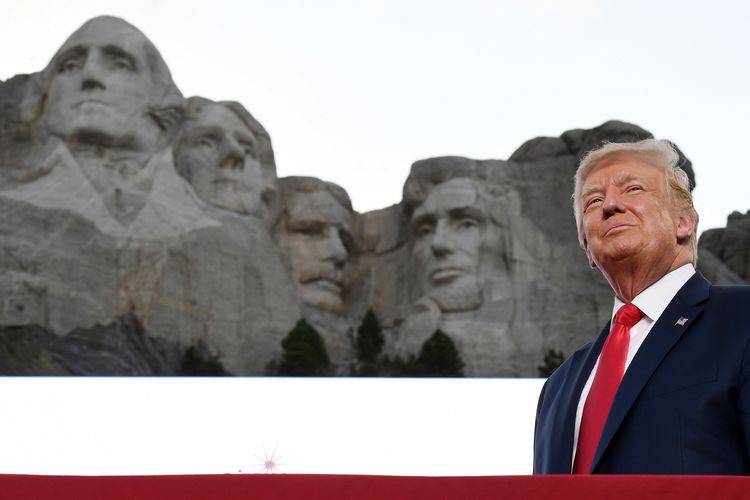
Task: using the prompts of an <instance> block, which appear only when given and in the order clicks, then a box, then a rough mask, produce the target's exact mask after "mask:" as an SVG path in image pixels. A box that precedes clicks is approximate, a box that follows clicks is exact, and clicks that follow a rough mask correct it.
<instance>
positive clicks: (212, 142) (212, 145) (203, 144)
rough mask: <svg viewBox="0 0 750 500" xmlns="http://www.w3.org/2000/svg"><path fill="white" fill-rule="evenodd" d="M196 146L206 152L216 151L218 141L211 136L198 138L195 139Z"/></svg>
mask: <svg viewBox="0 0 750 500" xmlns="http://www.w3.org/2000/svg"><path fill="white" fill-rule="evenodd" d="M194 144H195V145H196V146H197V147H198V148H200V149H204V150H206V151H213V150H214V149H216V145H217V142H216V139H214V138H213V137H211V136H208V135H202V136H200V137H198V138H197V139H195V142H194Z"/></svg>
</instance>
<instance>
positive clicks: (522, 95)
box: [0, 0, 750, 229]
mask: <svg viewBox="0 0 750 500" xmlns="http://www.w3.org/2000/svg"><path fill="white" fill-rule="evenodd" d="M0 5H1V7H2V12H3V16H2V18H0V47H2V48H3V49H2V51H3V52H2V54H3V55H2V62H3V64H2V69H0V79H7V78H9V77H11V76H13V75H14V74H16V73H29V72H34V71H38V70H40V69H42V68H43V67H44V66H45V65H46V64H47V62H48V61H49V59H50V58H51V57H52V55H53V53H54V52H55V51H56V49H57V48H58V47H59V46H60V45H61V44H62V42H63V41H64V40H65V38H66V37H67V36H68V35H70V34H71V33H72V32H73V31H74V30H75V29H76V28H78V27H79V26H80V25H81V24H82V23H83V22H84V21H86V20H87V19H89V18H91V17H93V16H96V15H101V14H112V15H117V16H120V17H123V18H124V19H126V20H127V21H129V22H131V23H132V24H134V25H135V26H137V27H139V28H140V29H141V30H142V31H144V32H145V33H146V35H147V36H149V37H150V38H151V39H152V40H153V42H154V43H155V45H156V46H157V47H158V48H159V50H160V51H161V53H162V55H163V56H164V59H165V60H166V62H167V64H168V65H169V66H170V68H171V70H172V74H173V77H174V80H175V82H176V83H177V85H178V86H179V87H180V89H181V90H182V92H183V93H184V94H185V95H186V96H190V95H201V96H204V97H209V98H212V99H217V100H225V99H232V100H237V101H240V102H241V103H242V104H244V105H245V107H247V108H248V110H250V112H251V113H253V114H254V115H255V116H256V117H257V118H258V119H259V120H260V121H261V122H262V123H263V124H264V125H265V127H266V128H267V129H268V131H269V132H270V134H271V137H272V140H273V143H274V150H275V152H276V157H277V164H278V173H279V175H280V176H287V175H311V176H315V177H320V178H323V179H325V180H329V181H332V182H335V183H337V184H340V185H341V186H343V187H344V188H345V189H346V190H347V191H348V192H349V194H350V196H351V198H352V200H353V203H354V207H355V209H357V210H358V211H360V212H363V211H368V210H373V209H378V208H382V207H385V206H388V205H391V204H393V203H397V202H399V201H400V199H401V189H402V186H403V182H404V180H405V178H406V176H407V175H408V172H409V167H410V165H411V163H413V162H414V161H416V160H419V159H423V158H427V157H432V156H441V155H460V156H467V157H470V158H478V159H487V158H496V159H505V158H507V157H508V156H509V155H510V154H511V153H512V152H513V151H514V150H515V149H516V148H518V146H520V145H521V144H522V143H523V142H524V141H526V140H528V139H531V138H533V137H536V136H540V135H550V136H558V135H559V134H560V133H562V132H563V131H565V130H569V129H573V128H580V127H583V128H590V127H594V126H596V125H599V124H601V123H602V122H604V121H606V120H608V119H620V120H625V121H630V122H633V123H636V124H638V125H640V126H642V127H644V128H646V129H648V130H650V131H651V132H653V133H654V134H655V135H656V136H657V137H660V138H667V139H671V140H673V141H675V142H676V143H677V144H678V145H679V146H680V147H681V149H682V150H683V151H684V152H685V153H686V155H687V156H688V157H689V158H690V159H691V160H692V161H693V164H694V167H695V170H696V174H697V183H698V187H697V189H696V191H695V198H696V205H697V208H698V211H699V213H700V215H701V225H700V228H701V229H706V228H709V227H723V226H724V225H725V223H726V216H727V215H728V214H729V213H730V212H732V211H734V210H739V211H742V212H745V211H747V210H749V209H750V195H748V187H749V186H750V165H749V164H748V163H750V161H749V160H748V159H747V156H746V155H745V154H741V153H738V152H737V150H738V149H739V148H743V147H744V146H745V139H746V135H745V134H746V128H747V117H748V116H750V98H749V97H748V93H749V89H750V57H748V55H747V47H750V31H749V30H747V26H748V25H750V4H747V3H746V2H741V1H736V2H731V1H724V2H710V3H709V2H699V1H677V0H675V1H658V2H654V1H637V0H635V1H629V2H617V1H614V0H611V1H597V0H565V1H564V0H537V1H533V0H506V1H503V0H493V1H490V0H487V1H479V0H475V1H461V2H459V1H447V0H437V1H436V0H429V1H428V0H424V1H423V0H412V1H403V0H392V1H389V0H382V1H378V0H369V1H365V0H362V1H356V0H341V1H333V0H321V1H315V2H306V1H301V0H299V1H292V0H275V1H235V2H233V1H214V2H206V1H201V2H195V1H184V0H179V1H177V0H174V1H172V0H162V1H159V0H148V1H128V2H124V1H108V0H101V1H97V2H91V1H67V2H57V1H52V0H27V1H24V2H16V1H14V0H13V1H11V0H2V3H1V4H0ZM571 229H572V228H571Z"/></svg>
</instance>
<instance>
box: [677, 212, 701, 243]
mask: <svg viewBox="0 0 750 500" xmlns="http://www.w3.org/2000/svg"><path fill="white" fill-rule="evenodd" d="M697 222H698V221H696V220H695V214H694V212H692V211H691V210H683V212H682V213H681V214H680V216H679V219H678V220H677V231H676V236H677V241H687V240H689V239H690V237H691V236H692V235H693V233H694V232H695V226H696V224H697Z"/></svg>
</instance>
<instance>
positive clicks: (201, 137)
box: [0, 17, 750, 376]
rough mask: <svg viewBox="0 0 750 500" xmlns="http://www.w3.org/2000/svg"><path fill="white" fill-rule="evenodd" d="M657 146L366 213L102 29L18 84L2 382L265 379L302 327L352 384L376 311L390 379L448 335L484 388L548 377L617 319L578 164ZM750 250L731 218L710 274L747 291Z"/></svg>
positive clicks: (476, 178)
mask: <svg viewBox="0 0 750 500" xmlns="http://www.w3.org/2000/svg"><path fill="white" fill-rule="evenodd" d="M649 137H651V134H650V133H649V132H647V131H646V130H644V129H642V128H640V127H638V126H636V125H632V124H628V123H623V122H618V121H609V122H606V123H604V124H602V125H601V126H599V127H596V128H593V129H575V130H570V131H568V132H565V133H563V134H562V135H561V136H560V137H540V138H536V139H532V140H530V141H528V142H526V143H525V144H523V145H522V146H521V147H520V148H519V149H518V150H517V151H516V152H514V153H513V154H512V155H511V156H510V158H508V159H507V160H473V159H468V158H462V157H441V158H429V159H425V160H421V161H418V162H416V163H414V165H413V166H412V168H411V172H410V174H409V177H408V179H407V181H406V183H405V186H404V191H403V199H402V201H401V202H400V203H399V204H397V205H393V206H391V207H388V208H384V209H382V210H377V211H373V212H369V213H365V214H358V213H356V212H354V211H353V210H352V204H351V201H350V200H349V197H348V195H347V193H346V192H345V191H344V190H343V189H342V188H341V187H339V186H337V185H335V184H333V183H331V182H325V181H322V180H319V179H316V178H312V177H290V178H282V179H278V178H277V175H276V163H275V159H274V154H273V148H272V144H271V136H270V134H269V132H268V131H266V129H265V128H264V127H263V126H262V125H261V124H260V122H259V121H258V120H256V118H255V117H254V116H252V114H251V113H249V112H248V111H247V110H246V109H245V108H244V107H243V106H242V105H241V104H239V103H236V102H233V101H221V102H214V101H211V100H208V99H205V98H202V97H190V98H187V99H186V98H184V97H183V95H182V93H181V92H180V90H179V89H178V87H177V85H176V84H175V82H173V81H172V77H171V75H170V72H169V69H168V67H167V64H166V62H165V61H164V60H163V59H162V58H161V56H160V54H159V52H158V50H157V49H156V47H154V46H153V44H152V43H151V42H150V41H149V40H148V38H147V37H146V36H145V35H144V34H143V33H141V32H140V31H139V30H138V29H137V28H135V27H133V26H131V25H130V24H128V23H126V22H125V21H123V20H121V19H117V18H112V17H99V18H95V19H92V20H91V21H89V22H87V23H85V24H84V25H83V26H82V27H81V28H80V29H78V30H77V31H76V32H74V33H73V35H71V37H70V38H69V39H68V40H67V41H66V42H65V43H64V44H63V46H62V47H61V49H60V50H59V51H58V53H57V54H55V56H54V57H53V58H52V61H51V62H50V64H49V65H48V67H47V68H45V69H43V70H42V71H40V72H39V73H34V74H31V75H19V76H16V77H14V78H12V79H10V80H8V81H6V82H2V83H0V213H1V214H2V215H0V372H2V373H4V374H66V375H168V374H172V375H175V374H185V375H188V374H236V375H263V374H266V373H267V370H268V369H269V368H268V367H269V366H274V363H275V362H277V361H278V360H279V359H280V356H281V354H282V348H281V345H282V340H283V339H284V337H285V336H286V335H287V333H288V332H289V331H290V330H291V329H292V328H293V327H294V325H295V324H296V323H297V321H298V320H300V319H305V320H306V322H307V323H308V324H309V325H310V326H312V327H313V328H314V329H315V330H317V332H318V333H319V334H320V336H321V338H322V339H323V341H324V342H325V345H326V349H327V354H328V356H329V358H330V362H331V367H332V370H331V371H332V373H333V374H336V375H347V374H350V373H352V372H353V371H354V369H353V367H355V365H356V364H357V363H358V360H357V357H356V348H355V344H356V331H357V327H358V325H359V324H360V321H361V320H362V318H363V317H364V315H365V312H366V311H367V310H368V309H369V308H372V309H373V310H374V311H375V313H376V314H377V317H378V318H380V320H381V323H382V326H383V334H384V339H385V347H384V351H383V354H384V355H387V356H389V360H390V362H392V366H397V365H398V363H399V361H398V358H401V359H402V360H406V359H409V357H410V356H413V355H415V354H417V353H418V352H419V350H420V348H421V347H422V345H423V344H424V342H425V341H426V340H427V339H428V338H430V337H431V336H432V335H433V334H434V333H435V332H436V331H437V330H441V331H442V332H445V333H446V334H447V335H448V336H449V337H450V339H451V340H452V341H453V342H454V343H455V346H456V347H457V349H458V353H459V355H460V356H461V358H462V360H463V363H464V369H463V372H464V373H465V374H466V375H469V376H536V375H537V374H538V366H539V365H540V364H541V363H542V362H543V360H544V359H545V355H547V354H549V353H550V352H554V353H559V352H562V353H566V354H567V353H571V352H572V351H573V350H574V349H575V348H577V347H578V346H579V345H581V344H582V343H583V342H585V341H586V340H588V339H589V338H590V337H591V336H592V335H594V334H595V333H596V332H597V331H598V330H599V329H600V328H601V325H602V324H604V323H605V322H606V320H607V319H608V318H609V316H610V314H611V307H612V304H611V301H612V296H611V295H612V294H611V291H610V289H609V286H608V284H607V283H606V282H605V281H604V280H603V278H602V277H601V275H600V273H599V272H597V271H595V270H591V269H589V268H588V266H587V262H586V259H585V257H584V254H583V252H582V251H581V249H580V248H579V244H578V240H577V236H576V231H575V222H574V218H573V214H572V210H571V203H570V193H571V191H572V188H573V186H572V178H573V174H574V172H575V169H576V166H577V164H578V161H579V159H580V157H581V155H582V154H583V153H585V152H586V151H588V150H589V149H591V148H593V147H596V146H597V145H599V144H600V143H602V142H604V141H629V140H637V139H644V138H649ZM681 166H682V167H683V168H684V169H685V170H686V172H687V173H688V175H689V176H690V179H691V183H692V185H693V186H694V185H695V175H694V172H693V168H692V165H691V163H690V161H689V160H687V158H685V157H684V155H682V156H681ZM749 248H750V214H746V215H745V216H742V215H741V214H732V216H730V221H729V225H728V227H727V228H726V229H725V230H713V231H709V232H707V233H706V234H705V235H704V237H703V238H702V239H701V254H702V257H701V263H700V266H701V269H704V270H705V272H706V274H707V275H709V276H710V277H712V278H713V279H714V280H716V281H717V282H722V283H733V282H742V281H743V280H744V281H748V280H750V254H749V253H748V252H749V250H748V249H749ZM557 355H559V354H556V356H557ZM394 363H395V364H394Z"/></svg>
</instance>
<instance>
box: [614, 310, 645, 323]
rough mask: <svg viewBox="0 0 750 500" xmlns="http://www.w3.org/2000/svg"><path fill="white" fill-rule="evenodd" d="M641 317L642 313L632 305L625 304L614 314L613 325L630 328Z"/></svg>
mask: <svg viewBox="0 0 750 500" xmlns="http://www.w3.org/2000/svg"><path fill="white" fill-rule="evenodd" d="M642 317H643V311H641V310H640V309H638V308H637V307H636V306H634V305H633V304H625V305H624V306H622V307H621V308H620V310H619V311H617V314H615V323H616V324H619V325H623V326H625V327H626V328H632V327H633V325H635V324H636V323H638V322H639V321H640V320H641V318H642Z"/></svg>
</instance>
